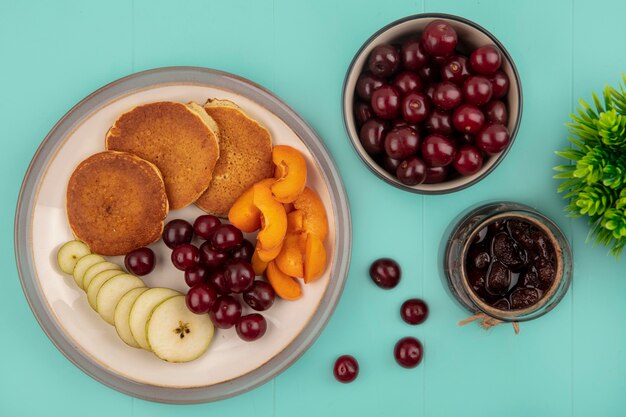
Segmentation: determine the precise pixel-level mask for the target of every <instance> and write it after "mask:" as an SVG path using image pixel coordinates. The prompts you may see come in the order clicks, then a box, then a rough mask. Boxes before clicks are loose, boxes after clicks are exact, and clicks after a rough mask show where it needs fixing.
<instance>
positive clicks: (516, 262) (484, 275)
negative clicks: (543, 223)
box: [464, 217, 557, 310]
mask: <svg viewBox="0 0 626 417" xmlns="http://www.w3.org/2000/svg"><path fill="white" fill-rule="evenodd" d="M464 262H465V270H466V274H467V281H468V284H469V285H470V287H471V288H472V290H473V291H474V293H475V294H476V295H477V296H478V297H479V298H480V299H481V300H482V301H484V302H485V303H487V304H488V305H490V306H492V307H493V308H496V309H499V310H520V309H524V308H527V307H530V306H533V305H534V304H537V303H538V302H539V301H540V300H541V299H542V298H543V297H544V295H545V294H546V293H547V292H548V291H549V290H550V288H551V287H552V285H553V284H554V281H555V278H556V275H557V261H556V257H555V248H554V244H553V242H552V240H551V239H550V238H549V237H548V235H547V234H546V232H544V231H543V230H541V229H540V228H539V227H537V226H536V225H535V224H533V223H531V222H530V221H527V220H524V219H522V218H518V217H506V218H500V219H497V220H495V221H493V222H491V223H488V224H487V225H486V226H485V227H483V228H482V229H480V230H479V231H478V232H477V233H476V234H475V235H474V237H473V239H472V241H471V243H470V245H469V247H468V249H467V254H466V256H465V260H464Z"/></svg>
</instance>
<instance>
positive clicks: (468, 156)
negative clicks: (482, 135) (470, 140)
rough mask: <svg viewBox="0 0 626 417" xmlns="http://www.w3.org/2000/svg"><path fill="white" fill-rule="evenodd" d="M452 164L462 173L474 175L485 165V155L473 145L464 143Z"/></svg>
mask: <svg viewBox="0 0 626 417" xmlns="http://www.w3.org/2000/svg"><path fill="white" fill-rule="evenodd" d="M452 166H453V167H454V169H456V170H457V172H458V173H459V174H461V175H473V174H475V173H477V172H478V171H480V169H481V168H482V167H483V155H482V153H481V152H480V151H479V150H478V148H476V147H475V146H473V145H464V146H462V147H461V148H459V150H458V152H457V153H456V156H455V157H454V161H452Z"/></svg>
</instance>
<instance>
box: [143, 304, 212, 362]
mask: <svg viewBox="0 0 626 417" xmlns="http://www.w3.org/2000/svg"><path fill="white" fill-rule="evenodd" d="M213 332H214V328H213V323H212V322H211V319H210V318H209V316H208V314H194V313H192V312H191V311H189V309H188V308H187V305H186V303H185V296H184V295H179V296H175V297H171V298H169V299H167V300H165V301H163V302H161V304H159V305H158V306H157V307H156V308H155V309H154V310H153V311H152V314H151V315H150V318H149V320H148V325H147V326H146V334H147V338H148V342H149V344H150V347H151V348H152V351H153V352H154V354H155V355H157V356H158V357H159V358H161V359H163V360H165V361H168V362H189V361H192V360H194V359H197V358H199V357H200V356H201V355H202V354H203V353H204V352H206V350H207V349H208V348H209V345H210V344H211V340H212V339H213Z"/></svg>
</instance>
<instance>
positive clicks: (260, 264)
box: [251, 251, 267, 275]
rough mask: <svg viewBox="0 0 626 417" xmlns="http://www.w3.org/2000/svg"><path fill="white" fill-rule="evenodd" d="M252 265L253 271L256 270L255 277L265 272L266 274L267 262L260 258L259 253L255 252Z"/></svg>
mask: <svg viewBox="0 0 626 417" xmlns="http://www.w3.org/2000/svg"><path fill="white" fill-rule="evenodd" d="M251 263H252V269H253V270H254V275H261V274H263V272H265V269H266V268H267V262H264V261H262V260H261V259H260V258H259V254H258V253H257V251H254V253H253V254H252V261H251Z"/></svg>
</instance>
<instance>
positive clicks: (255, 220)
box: [228, 178, 275, 233]
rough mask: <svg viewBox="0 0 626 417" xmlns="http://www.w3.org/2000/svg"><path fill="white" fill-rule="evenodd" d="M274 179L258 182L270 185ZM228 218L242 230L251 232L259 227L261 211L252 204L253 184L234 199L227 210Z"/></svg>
mask: <svg viewBox="0 0 626 417" xmlns="http://www.w3.org/2000/svg"><path fill="white" fill-rule="evenodd" d="M274 181H275V180H274V179H273V178H267V179H264V180H261V181H259V182H258V184H264V185H267V186H270V185H271V184H272V183H273V182H274ZM228 220H229V221H230V222H231V224H233V225H234V226H235V227H236V228H237V229H239V230H241V231H242V232H246V233H252V232H254V231H256V230H259V229H260V228H261V212H260V211H259V209H258V208H257V207H256V206H255V205H254V186H252V187H250V188H248V189H247V190H246V191H244V192H243V194H241V195H240V196H239V198H237V200H235V203H234V204H233V205H232V206H231V208H230V210H229V211H228Z"/></svg>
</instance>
